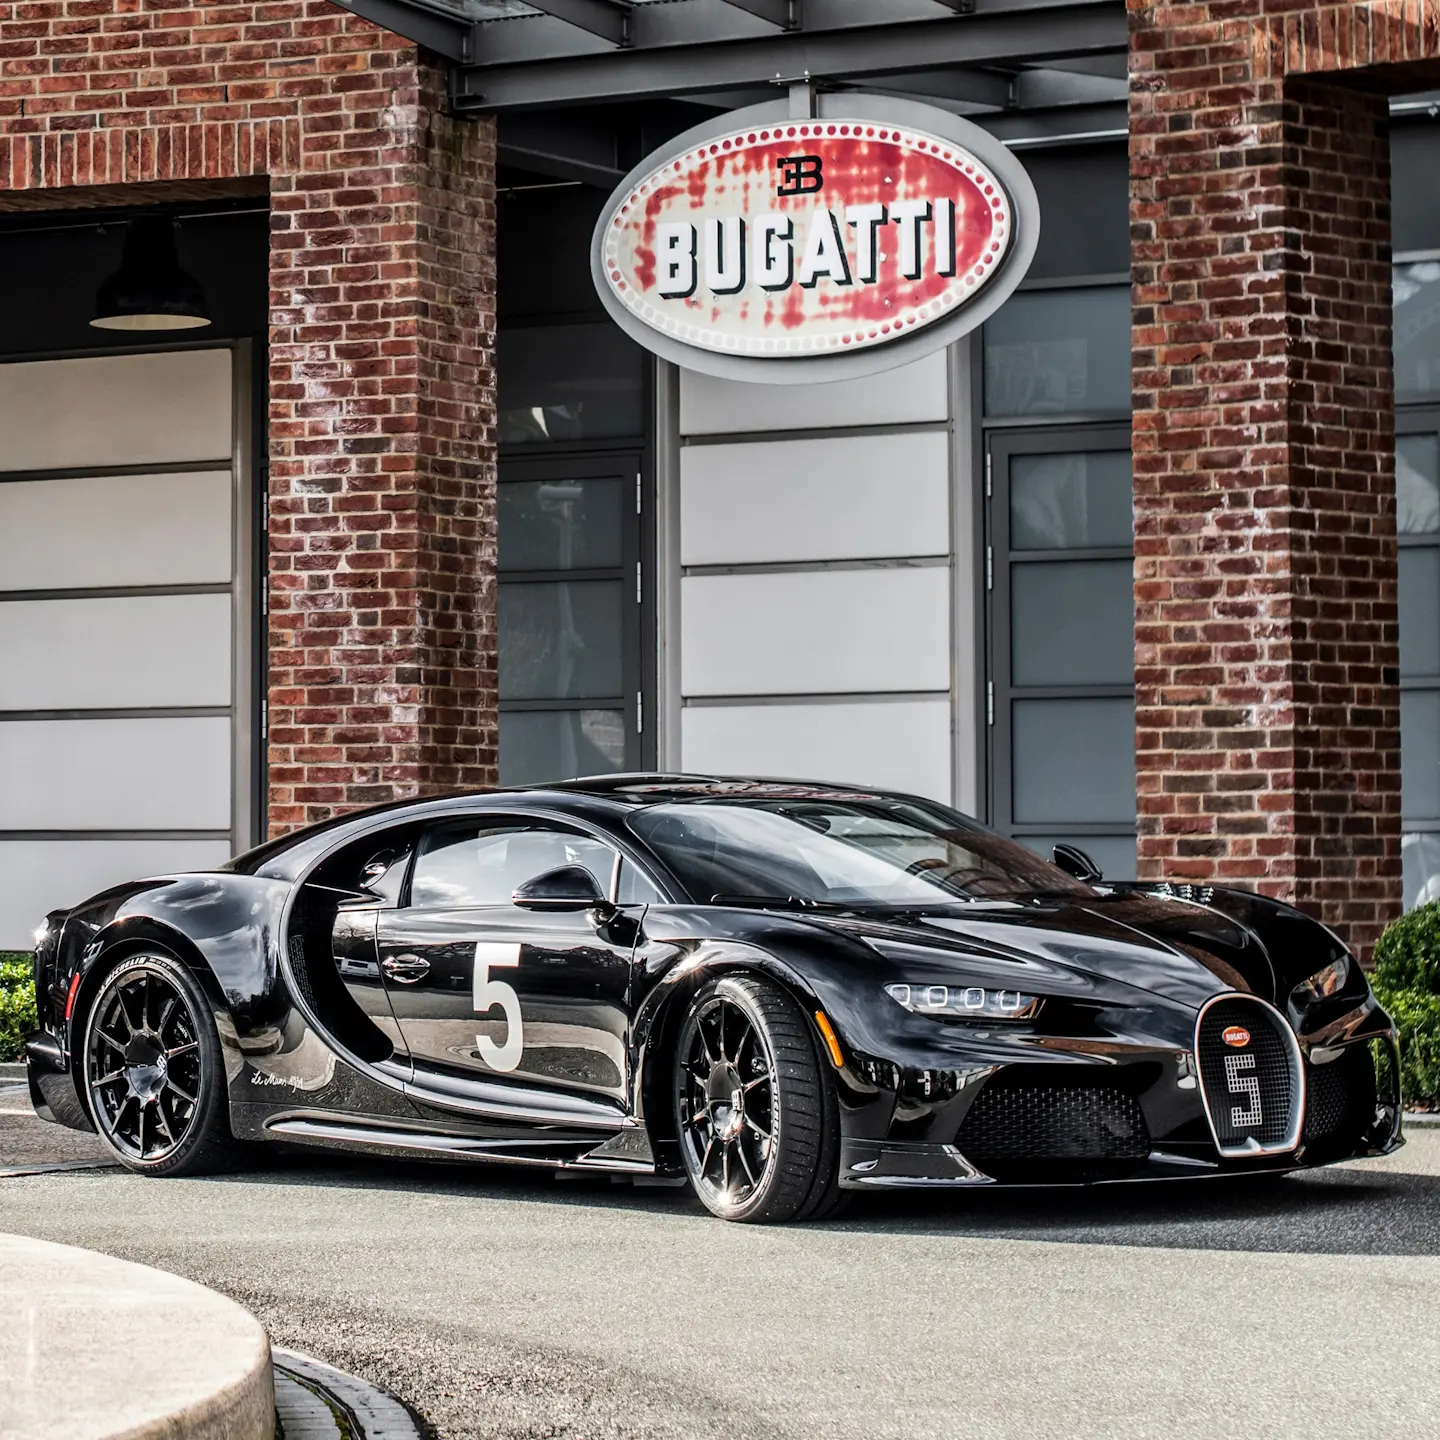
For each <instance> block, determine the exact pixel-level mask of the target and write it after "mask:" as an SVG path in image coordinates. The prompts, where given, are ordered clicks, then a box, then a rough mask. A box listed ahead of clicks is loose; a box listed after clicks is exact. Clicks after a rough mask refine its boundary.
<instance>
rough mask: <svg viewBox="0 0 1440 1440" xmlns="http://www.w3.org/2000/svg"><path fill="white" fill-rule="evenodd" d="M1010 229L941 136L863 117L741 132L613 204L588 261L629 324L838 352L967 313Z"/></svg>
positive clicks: (722, 340)
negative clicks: (593, 260)
mask: <svg viewBox="0 0 1440 1440" xmlns="http://www.w3.org/2000/svg"><path fill="white" fill-rule="evenodd" d="M1014 233H1015V218H1014V215H1013V213H1012V208H1011V202H1010V198H1009V196H1008V195H1007V194H1006V192H1005V190H1004V187H1003V186H1002V185H1001V183H1000V181H999V179H998V178H997V177H996V176H995V175H994V174H993V173H992V172H991V171H990V170H989V169H988V168H987V167H986V166H985V165H984V164H982V163H981V161H980V160H978V159H977V158H976V157H975V156H974V155H973V154H971V153H970V152H969V151H968V150H966V149H964V148H963V147H962V146H960V145H958V144H956V143H955V142H954V141H950V140H945V139H941V138H939V137H937V136H935V135H931V134H927V133H925V132H923V131H920V130H915V129H910V128H908V127H904V126H897V125H893V124H892V125H887V124H881V123H879V122H875V121H868V120H851V121H846V120H830V119H826V120H809V121H804V120H799V121H787V122H772V123H771V124H769V125H753V126H748V127H746V128H744V129H739V130H735V131H732V132H730V133H728V134H721V135H716V136H713V137H711V138H708V139H706V140H705V141H703V142H699V143H696V144H695V145H694V146H693V147H692V148H691V149H689V150H687V151H685V152H683V153H682V154H680V155H678V156H675V157H674V158H672V159H669V160H666V161H664V162H663V163H662V164H660V165H658V166H657V167H656V168H655V169H653V170H652V171H651V172H650V173H649V174H648V175H646V176H645V177H644V178H642V179H641V180H640V181H639V182H638V183H636V184H634V185H632V186H631V187H630V188H629V189H628V190H626V191H623V192H621V193H620V194H618V195H617V196H616V198H615V200H614V202H613V203H612V209H611V212H610V214H609V216H608V217H607V219H606V221H605V222H604V231H603V244H602V245H601V248H600V253H599V263H600V266H601V268H602V269H603V274H604V278H605V282H606V283H607V284H608V286H609V288H610V291H611V293H612V295H613V297H614V299H615V300H616V301H618V302H619V304H620V305H622V306H623V307H625V309H626V310H628V311H629V312H630V314H631V315H632V316H633V317H634V318H635V319H636V320H638V321H640V322H641V323H642V324H644V325H646V326H649V327H650V328H651V329H654V330H657V331H659V332H661V333H662V334H664V335H667V336H669V337H670V338H671V339H672V340H674V341H678V342H680V343H681V344H684V345H690V346H695V347H698V348H700V349H703V350H711V351H716V352H720V353H728V354H733V355H736V356H749V357H756V358H762V357H776V358H779V357H784V356H800V355H805V356H820V355H825V354H833V355H838V354H844V353H846V352H847V351H855V350H861V349H865V348H868V347H873V346H879V345H884V344H886V343H888V342H891V341H894V340H897V339H899V338H901V337H902V336H905V335H908V334H914V333H916V332H918V331H920V330H923V329H924V328H925V327H926V326H928V325H932V324H934V323H936V322H937V321H940V320H943V319H945V318H947V317H949V316H951V315H954V314H956V313H957V311H958V310H959V309H961V308H963V307H964V305H965V304H966V303H967V301H969V300H970V299H971V298H972V297H973V296H975V295H977V294H979V293H980V291H981V290H982V289H983V288H984V287H985V286H986V284H987V283H988V282H989V281H990V280H991V279H992V278H993V277H994V276H995V275H996V274H997V273H999V271H1000V269H1001V262H1002V261H1003V260H1004V259H1005V257H1006V255H1007V254H1008V253H1009V250H1010V247H1011V243H1012V240H1013V238H1014Z"/></svg>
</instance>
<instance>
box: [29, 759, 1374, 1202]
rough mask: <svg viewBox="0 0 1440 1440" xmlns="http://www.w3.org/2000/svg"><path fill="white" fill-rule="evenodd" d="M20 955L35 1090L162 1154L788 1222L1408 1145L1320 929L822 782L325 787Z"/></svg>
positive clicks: (1366, 1009) (49, 1110)
mask: <svg viewBox="0 0 1440 1440" xmlns="http://www.w3.org/2000/svg"><path fill="white" fill-rule="evenodd" d="M35 971H36V982H37V995H38V997H39V1001H40V1015H41V1028H40V1029H39V1030H38V1031H37V1033H35V1034H34V1035H32V1036H30V1037H29V1039H28V1041H27V1044H26V1055H27V1060H28V1073H29V1082H30V1089H31V1095H32V1099H33V1101H34V1104H35V1106H36V1108H37V1110H38V1111H39V1113H40V1114H41V1115H42V1116H44V1117H46V1118H48V1119H52V1120H55V1121H57V1122H59V1123H61V1124H65V1125H70V1126H75V1127H82V1128H93V1129H94V1130H95V1131H97V1132H98V1134H99V1136H100V1138H101V1140H102V1141H103V1143H104V1145H105V1146H106V1147H107V1148H108V1150H109V1151H110V1152H112V1153H113V1155H114V1156H115V1157H116V1159H118V1160H119V1161H120V1162H121V1163H123V1164H124V1165H126V1166H128V1167H130V1168H131V1169H132V1170H135V1171H140V1172H144V1173H146V1174H150V1175H156V1176H164V1175H187V1174H196V1173H203V1172H205V1171H208V1170H213V1169H217V1168H221V1167H227V1166H233V1165H236V1164H243V1163H244V1159H245V1157H246V1156H247V1155H251V1154H253V1153H254V1147H257V1146H260V1145H266V1144H274V1143H277V1142H279V1143H285V1144H289V1145H305V1146H322V1147H331V1148H339V1149H342V1150H347V1151H353V1152H365V1153H369V1154H372V1155H378V1156H387V1157H405V1158H417V1157H418V1158H431V1159H439V1160H446V1161H451V1162H463V1161H485V1162H495V1161H505V1162H510V1163H513V1164H522V1165H531V1166H539V1167H545V1168H547V1169H551V1170H581V1171H586V1170H591V1171H600V1172H604V1171H609V1172H613V1173H616V1174H621V1175H631V1176H635V1177H642V1176H648V1177H657V1178H661V1179H663V1178H665V1177H670V1178H671V1179H673V1180H675V1181H677V1182H678V1183H681V1184H683V1183H685V1182H686V1181H688V1183H689V1185H690V1186H692V1187H693V1189H694V1191H695V1193H696V1194H697V1195H698V1196H699V1198H700V1200H701V1201H702V1202H703V1203H704V1204H705V1206H707V1207H708V1208H709V1209H710V1210H711V1211H712V1212H713V1213H714V1214H716V1215H718V1216H721V1217H723V1218H726V1219H732V1220H749V1221H783V1220H792V1219H807V1218H817V1217H821V1216H824V1215H827V1214H830V1213H832V1212H833V1211H834V1210H835V1209H836V1208H837V1206H838V1205H839V1204H840V1203H841V1202H843V1200H844V1199H845V1198H846V1197H847V1195H848V1194H850V1193H852V1192H854V1191H857V1190H865V1189H879V1188H883V1187H891V1188H897V1187H921V1186H931V1187H956V1188H959V1187H966V1186H987V1185H997V1184H1000V1185H1004V1184H1060V1183H1095V1182H1103V1181H1117V1180H1128V1179H1146V1178H1160V1177H1198V1176H1218V1175H1227V1174H1243V1173H1249V1172H1256V1171H1265V1172H1285V1171H1291V1170H1296V1169H1302V1168H1304V1167H1308V1166H1314V1165H1321V1164H1325V1163H1327V1162H1331V1161H1337V1160H1343V1159H1346V1158H1350V1157H1354V1156H1360V1155H1373V1154H1379V1153H1384V1152H1386V1151H1388V1150H1391V1149H1393V1148H1394V1147H1395V1146H1397V1145H1399V1144H1400V1143H1401V1134H1400V1104H1399V1091H1398V1052H1397V1050H1396V1038H1395V1029H1394V1026H1393V1025H1392V1023H1391V1021H1390V1019H1389V1017H1388V1016H1387V1015H1386V1014H1385V1012H1384V1011H1383V1010H1382V1009H1381V1008H1380V1006H1379V1005H1378V1004H1377V1002H1376V1000H1375V998H1374V996H1373V995H1372V994H1371V991H1370V988H1369V986H1368V984H1367V982H1366V979H1365V976H1364V974H1363V973H1362V971H1361V968H1360V966H1359V964H1358V963H1357V961H1356V958H1355V957H1354V956H1353V955H1352V954H1350V953H1349V952H1348V951H1347V950H1346V947H1345V946H1344V945H1343V944H1342V943H1341V942H1340V941H1339V939H1337V937H1336V936H1335V935H1334V934H1333V933H1332V932H1330V931H1329V930H1328V929H1326V928H1325V927H1324V926H1322V925H1320V924H1319V923H1317V922H1316V921H1314V920H1313V919H1310V918H1308V917H1307V916H1305V915H1303V914H1301V913H1300V912H1299V911H1297V910H1294V909H1291V908H1289V907H1287V906H1285V905H1283V904H1280V903H1278V902H1275V901H1272V900H1268V899H1264V898H1261V897H1259V896H1257V895H1254V894H1250V893H1246V892H1242V891H1238V890H1225V889H1219V888H1211V887H1208V886H1207V887H1203V888H1199V887H1194V886H1186V885H1169V884H1133V883H1132V884H1118V883H1106V882H1105V881H1104V879H1103V878H1102V877H1101V876H1100V875H1099V874H1098V873H1097V872H1096V871H1095V869H1094V867H1093V865H1091V864H1090V863H1089V861H1088V860H1087V858H1086V857H1085V856H1084V854H1083V853H1082V852H1080V851H1077V850H1074V849H1071V848H1070V847H1067V846H1061V847H1057V849H1056V851H1055V855H1054V859H1053V860H1046V859H1042V858H1041V857H1039V856H1037V855H1035V854H1033V853H1031V852H1030V851H1029V850H1027V849H1025V848H1024V847H1023V846H1021V845H1020V844H1018V843H1016V842H1014V841H1011V840H1007V839H1005V838H1003V837H1001V836H999V835H996V834H994V833H993V832H991V831H989V830H987V829H986V828H984V827H983V826H981V825H979V824H977V823H976V822H974V821H972V820H970V819H967V818H966V817H964V816H963V815H960V814H959V813H957V812H955V811H953V810H950V809H948V808H946V807H944V806H942V805H938V804H936V803H934V802H932V801H929V800H925V799H920V798H917V797H914V796H907V795H894V794H884V793H879V792H875V791H871V790H864V789H846V788H842V787H837V786H833V785H819V784H806V783H799V782H795V783H790V782H786V783H780V782H775V781H758V780H736V779H718V778H713V777H705V776H684V775H679V776H674V775H670V776H667V775H650V776H610V777H605V778H603V779H594V780H581V781H574V782H570V783H566V784H561V785H554V786H547V787H544V788H528V789H518V790H509V791H497V792H490V793H484V794H473V795H459V796H453V797H447V798H442V799H426V800H419V801H412V802H404V803H400V804H394V805H389V806H385V807H382V808H379V809H374V810H370V811H368V812H364V813H359V814H350V815H346V816H344V817H342V818H339V819H335V820H330V821H327V822H325V823H323V824H320V825H317V826H314V827H312V828H310V829H307V830H302V831H299V832H297V833H294V834H290V835H287V836H285V837H284V838H283V839H279V840H275V841H272V842H270V843H268V844H265V845H262V846H260V847H259V848H257V849H255V850H252V851H250V852H248V853H246V854H243V855H240V856H239V857H237V858H236V859H234V860H231V861H230V862H229V863H228V864H226V865H224V866H221V867H220V868H218V869H216V870H213V871H207V872H203V873H192V874H183V875H170V876H164V877H161V878H158V879H150V880H143V881H137V882H135V883H132V884H125V885H121V886H118V887H115V888H113V889H110V890H107V891H106V892H104V893H103V894H100V895H97V896H95V897H94V898H93V899H90V900H87V901H85V902H84V903H83V904H80V905H77V906H76V907H75V908H74V909H71V910H68V911H57V912H55V913H52V914H51V915H50V916H49V917H48V919H47V921H46V923H45V925H44V926H43V927H42V929H41V931H40V932H39V934H38V946H37V950H36V955H35Z"/></svg>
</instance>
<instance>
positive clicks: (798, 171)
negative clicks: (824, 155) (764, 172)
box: [775, 155, 825, 195]
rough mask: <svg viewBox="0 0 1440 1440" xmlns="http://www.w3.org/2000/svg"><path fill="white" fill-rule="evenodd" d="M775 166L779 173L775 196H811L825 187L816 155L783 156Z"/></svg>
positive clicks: (818, 158)
mask: <svg viewBox="0 0 1440 1440" xmlns="http://www.w3.org/2000/svg"><path fill="white" fill-rule="evenodd" d="M775 166H776V168H777V169H778V170H779V171H780V183H779V184H778V185H777V186H776V187H775V193H776V194H777V195H813V194H814V193H815V191H817V190H821V189H823V188H824V186H825V177H824V175H823V174H822V173H821V168H820V157H819V156H818V155H785V156H782V157H781V158H780V159H779V160H777V161H776V162H775Z"/></svg>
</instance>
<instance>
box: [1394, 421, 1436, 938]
mask: <svg viewBox="0 0 1440 1440" xmlns="http://www.w3.org/2000/svg"><path fill="white" fill-rule="evenodd" d="M1396 428H1397V429H1398V430H1399V431H1400V434H1399V435H1398V436H1397V437H1396V440H1395V500H1396V506H1395V528H1396V530H1397V532H1398V535H1397V539H1398V541H1399V547H1400V556H1399V559H1400V587H1399V600H1400V790H1401V800H1400V808H1401V813H1402V815H1403V816H1404V820H1403V822H1402V823H1403V827H1404V838H1403V840H1402V842H1401V846H1402V849H1401V855H1402V857H1403V858H1402V864H1403V870H1404V885H1405V908H1406V909H1407V910H1408V909H1411V908H1413V907H1414V906H1416V905H1423V904H1425V903H1426V902H1427V901H1430V900H1436V899H1440V409H1437V408H1431V407H1427V408H1425V409H1414V410H1402V411H1401V412H1399V414H1398V415H1397V416H1396Z"/></svg>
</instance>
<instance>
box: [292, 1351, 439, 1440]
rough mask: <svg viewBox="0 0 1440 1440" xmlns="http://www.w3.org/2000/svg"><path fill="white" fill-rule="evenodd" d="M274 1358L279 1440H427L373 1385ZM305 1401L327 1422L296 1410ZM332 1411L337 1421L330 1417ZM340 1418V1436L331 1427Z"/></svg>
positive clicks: (328, 1368)
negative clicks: (282, 1437)
mask: <svg viewBox="0 0 1440 1440" xmlns="http://www.w3.org/2000/svg"><path fill="white" fill-rule="evenodd" d="M274 1353H275V1394H276V1404H277V1406H278V1408H279V1410H280V1418H281V1421H282V1423H283V1424H284V1426H285V1440H312V1437H314V1440H328V1437H329V1436H331V1435H334V1436H337V1437H338V1436H342V1435H346V1434H347V1433H348V1435H349V1436H351V1437H353V1440H428V1437H429V1435H430V1430H429V1427H428V1426H427V1425H426V1424H425V1422H424V1421H423V1420H421V1419H420V1418H419V1416H417V1415H416V1414H415V1412H414V1411H413V1410H411V1409H410V1407H409V1406H408V1405H406V1404H405V1403H404V1402H403V1401H401V1400H397V1399H396V1398H395V1397H394V1396H393V1395H391V1394H390V1393H389V1392H388V1391H385V1390H382V1389H381V1388H380V1387H379V1386H378V1385H372V1384H371V1383H370V1382H369V1381H368V1380H361V1379H360V1378H359V1376H357V1375H347V1374H346V1373H345V1371H343V1370H337V1369H336V1368H335V1367H334V1366H333V1365H327V1364H326V1363H325V1362H324V1361H323V1360H316V1359H315V1358H314V1357H313V1356H310V1355H301V1354H299V1353H298V1352H297V1351H295V1350H276V1351H275V1352H274ZM291 1386H293V1387H294V1390H291V1389H290V1388H289V1387H291ZM295 1391H299V1392H300V1393H299V1394H298V1395H297V1394H296V1393H295ZM307 1396H308V1397H309V1398H310V1399H312V1400H313V1401H314V1402H315V1404H316V1405H317V1406H318V1405H319V1404H324V1405H325V1406H326V1407H327V1409H329V1410H330V1411H331V1412H332V1416H331V1417H327V1416H325V1415H321V1414H320V1413H319V1411H318V1409H316V1408H314V1407H305V1408H302V1407H304V1405H305V1399H306V1397H307ZM297 1402H298V1404H297ZM335 1410H339V1411H340V1417H334V1416H333V1412H334V1411H335ZM341 1417H343V1420H344V1422H345V1425H346V1429H345V1430H342V1429H341V1428H340V1425H339V1423H337V1422H338V1419H339V1418H341ZM297 1421H298V1422H299V1423H298V1425H297V1423H296V1422H297ZM331 1427H333V1428H331Z"/></svg>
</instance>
